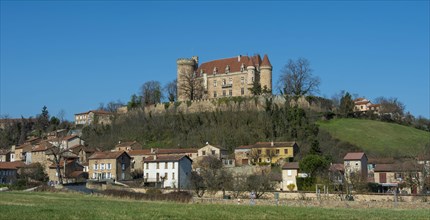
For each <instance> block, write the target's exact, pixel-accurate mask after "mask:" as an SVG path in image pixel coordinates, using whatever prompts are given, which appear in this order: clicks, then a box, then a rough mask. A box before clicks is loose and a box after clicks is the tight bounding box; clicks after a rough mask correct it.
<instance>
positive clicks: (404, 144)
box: [318, 119, 430, 156]
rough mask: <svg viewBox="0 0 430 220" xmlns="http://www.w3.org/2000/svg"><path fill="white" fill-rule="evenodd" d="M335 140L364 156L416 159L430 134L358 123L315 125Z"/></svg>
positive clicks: (397, 126) (353, 120)
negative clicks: (351, 145)
mask: <svg viewBox="0 0 430 220" xmlns="http://www.w3.org/2000/svg"><path fill="white" fill-rule="evenodd" d="M318 125H319V126H320V129H321V130H325V131H327V132H329V133H330V134H331V136H333V137H334V138H336V139H339V140H341V141H345V142H349V143H351V144H354V145H356V146H357V147H360V148H361V149H363V150H364V151H365V152H366V153H368V154H374V155H383V156H397V155H401V156H416V155H417V154H419V153H420V152H421V151H422V149H423V148H424V146H425V145H426V144H428V143H430V133H429V132H426V131H422V130H418V129H415V128H411V127H407V126H402V125H398V124H393V123H386V122H380V121H372V120H361V119H334V120H330V121H324V122H318Z"/></svg>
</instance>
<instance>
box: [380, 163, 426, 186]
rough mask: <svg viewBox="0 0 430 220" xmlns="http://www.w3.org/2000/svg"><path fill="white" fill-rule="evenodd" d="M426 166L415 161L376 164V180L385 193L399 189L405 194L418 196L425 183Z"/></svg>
mask: <svg viewBox="0 0 430 220" xmlns="http://www.w3.org/2000/svg"><path fill="white" fill-rule="evenodd" d="M423 170H424V166H423V164H419V163H417V162H415V161H403V162H397V163H393V164H375V169H374V171H373V172H374V180H375V183H378V184H379V185H380V191H382V192H385V191H386V190H387V189H388V188H390V187H398V188H399V190H400V191H401V192H403V193H408V194H410V193H412V194H417V193H418V192H419V191H420V190H421V188H422V186H423V183H424V175H423Z"/></svg>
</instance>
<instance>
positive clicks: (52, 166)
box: [49, 159, 75, 169]
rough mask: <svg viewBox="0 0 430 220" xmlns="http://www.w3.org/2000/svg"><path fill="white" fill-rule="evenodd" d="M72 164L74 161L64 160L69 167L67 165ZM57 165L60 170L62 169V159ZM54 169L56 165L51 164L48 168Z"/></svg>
mask: <svg viewBox="0 0 430 220" xmlns="http://www.w3.org/2000/svg"><path fill="white" fill-rule="evenodd" d="M73 162H75V160H74V159H71V160H66V165H69V164H71V163H73ZM59 165H60V167H61V168H62V167H64V160H63V159H61V160H60V163H59ZM56 167H57V165H56V164H55V163H52V164H51V165H50V166H49V168H51V169H55V168H56Z"/></svg>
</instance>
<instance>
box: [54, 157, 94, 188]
mask: <svg viewBox="0 0 430 220" xmlns="http://www.w3.org/2000/svg"><path fill="white" fill-rule="evenodd" d="M58 165H59V168H60V173H61V176H62V178H63V183H64V184H65V183H77V182H84V181H85V180H86V179H87V178H88V173H85V172H84V171H83V169H84V167H83V166H82V165H81V164H79V162H78V157H68V158H64V159H61V160H60V162H59V164H58ZM47 173H48V178H49V180H50V181H51V182H52V183H53V184H58V183H59V175H58V172H57V164H55V163H52V164H51V165H50V166H49V167H48V172H47Z"/></svg>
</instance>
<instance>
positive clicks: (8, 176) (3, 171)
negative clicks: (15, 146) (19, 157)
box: [0, 161, 25, 184]
mask: <svg viewBox="0 0 430 220" xmlns="http://www.w3.org/2000/svg"><path fill="white" fill-rule="evenodd" d="M23 166H25V164H24V162H22V161H15V162H0V183H1V184H12V183H14V182H16V180H17V178H18V174H19V169H20V168H21V167H23Z"/></svg>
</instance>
